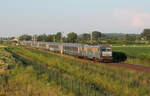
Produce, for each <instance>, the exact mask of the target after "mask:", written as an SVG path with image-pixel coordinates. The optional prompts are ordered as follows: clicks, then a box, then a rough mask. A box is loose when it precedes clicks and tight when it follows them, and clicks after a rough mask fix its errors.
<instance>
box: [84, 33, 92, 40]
mask: <svg viewBox="0 0 150 96" xmlns="http://www.w3.org/2000/svg"><path fill="white" fill-rule="evenodd" d="M82 40H90V34H88V33H84V34H83V35H82Z"/></svg>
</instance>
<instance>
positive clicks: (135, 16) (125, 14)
mask: <svg viewBox="0 0 150 96" xmlns="http://www.w3.org/2000/svg"><path fill="white" fill-rule="evenodd" d="M113 14H114V16H115V18H116V20H117V21H119V23H120V24H121V23H123V24H125V25H129V26H131V27H134V28H145V27H150V13H144V12H137V11H135V10H132V9H120V8H118V9H115V10H114V12H113Z"/></svg>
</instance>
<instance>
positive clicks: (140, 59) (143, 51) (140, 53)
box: [113, 47, 150, 66]
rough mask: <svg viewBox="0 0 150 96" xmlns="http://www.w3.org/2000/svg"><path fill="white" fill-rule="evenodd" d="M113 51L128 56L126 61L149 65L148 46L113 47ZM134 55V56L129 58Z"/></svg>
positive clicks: (149, 49) (149, 50) (149, 52)
mask: <svg viewBox="0 0 150 96" xmlns="http://www.w3.org/2000/svg"><path fill="white" fill-rule="evenodd" d="M113 51H117V52H123V53H125V54H126V55H127V56H128V59H127V60H126V62H129V63H134V64H141V65H146V66H150V48H149V47H113ZM130 56H134V57H136V58H134V59H133V58H130Z"/></svg>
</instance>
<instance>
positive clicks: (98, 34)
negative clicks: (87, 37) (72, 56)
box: [92, 31, 101, 41]
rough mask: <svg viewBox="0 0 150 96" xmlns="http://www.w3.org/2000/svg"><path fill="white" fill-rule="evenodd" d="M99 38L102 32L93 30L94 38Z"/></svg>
mask: <svg viewBox="0 0 150 96" xmlns="http://www.w3.org/2000/svg"><path fill="white" fill-rule="evenodd" d="M99 38H101V32H99V31H93V32H92V40H95V41H96V40H98V39H99Z"/></svg>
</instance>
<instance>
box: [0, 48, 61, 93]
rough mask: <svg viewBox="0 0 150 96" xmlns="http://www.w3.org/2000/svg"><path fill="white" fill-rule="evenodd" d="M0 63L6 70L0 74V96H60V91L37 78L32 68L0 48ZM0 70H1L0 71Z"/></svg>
mask: <svg viewBox="0 0 150 96" xmlns="http://www.w3.org/2000/svg"><path fill="white" fill-rule="evenodd" d="M0 62H1V64H2V65H5V64H8V69H6V70H4V71H3V72H0V96H62V95H63V93H62V92H61V91H59V92H57V91H58V89H57V88H55V87H53V88H52V87H51V86H52V84H49V85H47V83H45V82H43V79H42V78H41V79H39V78H38V74H37V73H38V72H37V71H36V70H34V69H33V66H30V65H29V66H26V65H24V64H23V63H22V62H21V61H20V60H17V59H16V58H14V57H13V54H11V53H10V52H8V51H6V50H5V49H4V48H0ZM0 70H1V69H0Z"/></svg>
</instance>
